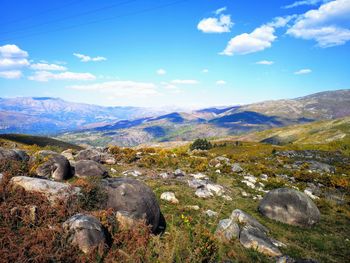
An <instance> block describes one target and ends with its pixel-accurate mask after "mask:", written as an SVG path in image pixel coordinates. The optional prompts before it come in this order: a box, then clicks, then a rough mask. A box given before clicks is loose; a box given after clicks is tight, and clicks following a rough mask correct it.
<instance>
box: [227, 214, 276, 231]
mask: <svg viewBox="0 0 350 263" xmlns="http://www.w3.org/2000/svg"><path fill="white" fill-rule="evenodd" d="M230 219H231V220H233V221H234V222H236V223H239V224H241V225H250V226H253V227H256V228H258V229H259V230H261V231H262V232H265V233H268V232H269V230H268V229H267V228H266V227H265V226H263V225H262V224H260V223H259V222H258V220H256V219H255V218H254V217H252V216H251V215H249V214H247V213H245V212H243V211H242V210H240V209H235V210H233V211H232V214H231V216H230Z"/></svg>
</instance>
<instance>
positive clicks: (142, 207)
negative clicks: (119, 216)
mask: <svg viewBox="0 0 350 263" xmlns="http://www.w3.org/2000/svg"><path fill="white" fill-rule="evenodd" d="M101 184H102V187H103V188H104V189H105V190H106V193H107V200H106V202H105V204H104V206H105V208H106V209H108V208H112V209H113V210H115V211H121V212H123V214H124V215H127V216H128V217H130V218H133V219H140V220H145V221H146V223H147V224H149V225H151V226H152V231H153V232H156V231H157V229H158V227H159V220H160V215H161V212H160V208H159V204H158V201H157V198H156V196H155V195H154V193H153V191H152V189H151V188H149V187H148V186H147V185H145V184H144V183H142V182H140V181H138V180H135V179H131V178H107V179H103V180H102V182H101Z"/></svg>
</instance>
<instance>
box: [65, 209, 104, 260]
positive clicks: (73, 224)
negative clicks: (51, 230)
mask: <svg viewBox="0 0 350 263" xmlns="http://www.w3.org/2000/svg"><path fill="white" fill-rule="evenodd" d="M63 229H64V230H65V231H66V232H67V233H68V234H69V236H70V237H69V240H70V241H71V243H72V244H74V245H77V246H78V247H79V249H80V250H81V251H83V252H84V253H89V252H91V251H92V250H93V249H95V248H97V247H98V246H100V245H102V246H105V245H106V240H107V239H106V235H105V231H104V229H103V227H102V224H101V223H100V221H99V220H98V219H97V218H96V217H94V216H91V215H84V214H76V215H74V216H72V217H71V218H69V219H68V220H67V221H65V222H64V223H63Z"/></svg>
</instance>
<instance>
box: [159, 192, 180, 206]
mask: <svg viewBox="0 0 350 263" xmlns="http://www.w3.org/2000/svg"><path fill="white" fill-rule="evenodd" d="M160 199H162V200H165V201H168V202H170V203H173V204H178V203H179V200H178V199H177V198H176V197H175V194H174V193H173V192H164V193H162V194H161V196H160Z"/></svg>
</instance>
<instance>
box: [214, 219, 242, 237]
mask: <svg viewBox="0 0 350 263" xmlns="http://www.w3.org/2000/svg"><path fill="white" fill-rule="evenodd" d="M215 235H216V236H217V237H218V238H219V239H221V240H223V241H230V240H231V239H234V238H238V236H239V226H238V225H237V223H235V222H234V221H233V220H231V219H222V220H220V221H219V224H218V226H217V227H216V230H215Z"/></svg>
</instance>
